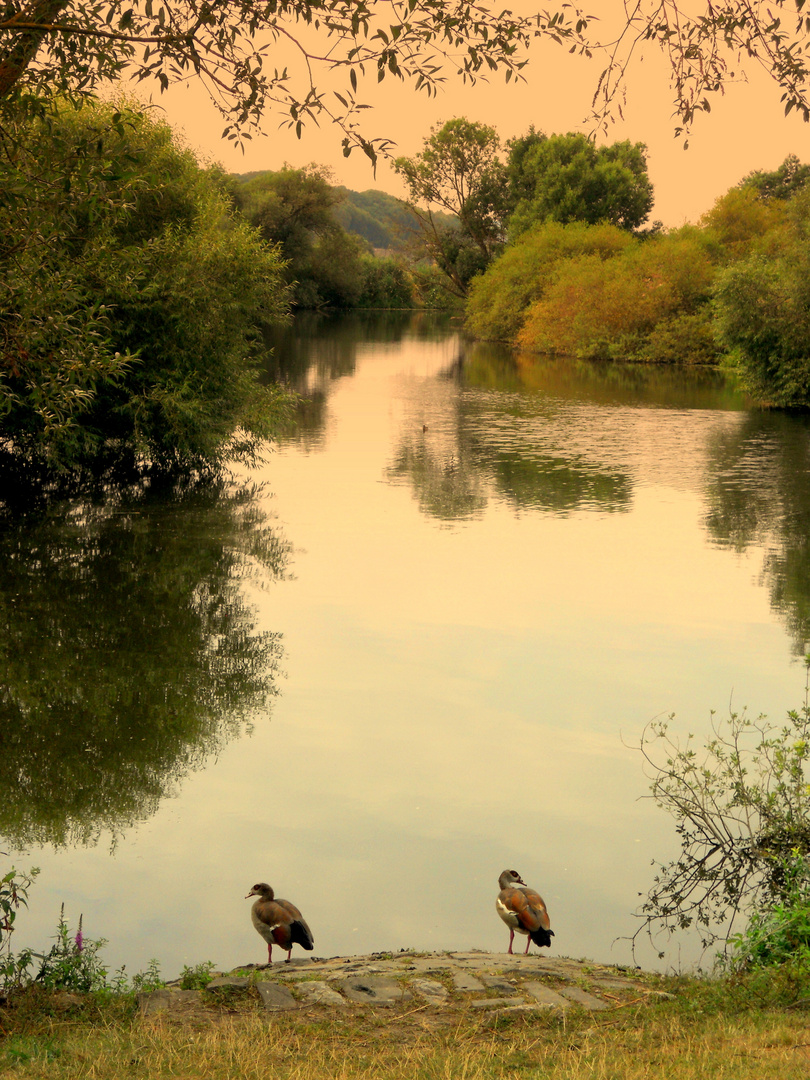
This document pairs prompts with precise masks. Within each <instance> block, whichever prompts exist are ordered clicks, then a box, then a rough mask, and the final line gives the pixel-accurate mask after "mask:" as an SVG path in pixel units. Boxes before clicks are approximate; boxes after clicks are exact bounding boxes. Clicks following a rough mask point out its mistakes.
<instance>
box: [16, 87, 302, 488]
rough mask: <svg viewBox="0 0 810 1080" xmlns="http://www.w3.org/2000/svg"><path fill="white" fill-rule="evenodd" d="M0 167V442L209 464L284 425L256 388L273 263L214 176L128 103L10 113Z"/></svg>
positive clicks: (281, 406)
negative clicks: (15, 115) (236, 216)
mask: <svg viewBox="0 0 810 1080" xmlns="http://www.w3.org/2000/svg"><path fill="white" fill-rule="evenodd" d="M6 130H7V134H9V132H11V133H12V134H13V140H11V139H9V140H7V141H6V143H5V144H4V148H3V149H4V153H3V154H0V187H2V189H3V191H4V196H5V197H4V199H3V200H2V202H1V203H0V237H2V240H0V437H2V439H4V440H7V441H10V443H11V445H12V446H13V448H14V450H15V452H17V453H18V454H20V455H22V456H23V457H26V456H28V457H39V458H43V459H47V460H49V461H50V462H51V463H52V464H54V465H57V466H86V465H93V466H94V467H97V466H98V465H99V463H100V462H102V461H103V460H105V459H106V458H108V457H109V456H115V455H119V456H120V455H126V454H128V455H130V456H133V457H135V458H142V459H144V460H146V459H148V460H150V461H151V462H153V463H157V462H160V463H162V464H163V465H165V466H167V467H176V466H178V465H180V464H185V465H193V464H195V463H196V464H209V465H212V464H217V463H218V462H221V461H222V460H224V459H225V458H227V457H230V456H234V455H237V456H239V455H241V456H245V457H249V456H251V455H252V454H254V453H255V452H256V450H257V448H258V447H259V445H260V441H261V440H262V439H264V438H266V437H267V436H268V435H270V434H272V432H273V431H274V430H275V425H276V423H277V421H278V419H279V418H280V417H281V416H282V415H283V414H284V411H285V401H286V398H285V395H283V394H282V393H280V392H279V391H278V390H276V389H274V388H271V387H262V386H261V385H260V384H259V382H258V375H257V370H256V367H255V364H256V359H257V356H256V342H257V341H258V339H257V336H256V335H257V331H258V329H259V328H260V326H261V324H262V323H263V322H265V321H269V320H273V319H279V318H283V317H284V315H285V312H286V308H287V296H286V288H285V284H284V280H283V277H282V271H281V262H280V258H279V256H278V253H277V252H276V250H275V249H274V248H272V247H270V246H268V245H266V244H264V243H263V242H262V241H261V240H260V238H259V237H258V234H257V233H256V232H255V231H254V230H252V229H250V227H249V226H247V225H246V224H240V223H237V222H236V221H234V220H233V218H232V217H231V216H230V214H229V213H228V206H227V201H226V199H225V197H224V195H223V193H222V192H221V190H220V184H219V182H218V179H217V176H216V174H215V173H213V172H210V171H206V170H203V169H201V168H200V166H199V165H198V164H197V162H196V161H195V159H194V157H193V155H192V154H191V153H190V152H189V151H187V150H184V149H182V148H181V147H180V146H179V144H178V143H177V141H176V140H175V138H174V136H173V135H172V132H171V130H170V129H169V127H168V126H167V125H166V124H164V123H161V122H157V121H155V120H152V119H149V118H147V116H146V115H144V114H143V113H141V112H139V111H138V110H137V109H134V108H131V107H129V106H126V105H121V106H113V105H101V104H97V103H96V104H91V103H85V105H84V106H83V107H82V108H80V109H78V110H76V109H74V108H72V107H71V106H70V105H69V104H67V103H64V104H62V105H61V106H60V107H59V108H58V110H57V111H56V112H54V113H53V114H51V115H49V116H43V115H40V114H35V115H34V116H33V117H29V118H25V117H23V116H22V115H18V118H17V122H16V123H15V124H14V125H13V130H12V128H7V129H6Z"/></svg>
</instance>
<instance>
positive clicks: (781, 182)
mask: <svg viewBox="0 0 810 1080" xmlns="http://www.w3.org/2000/svg"><path fill="white" fill-rule="evenodd" d="M808 183H810V165H805V164H803V163H802V162H801V161H799V159H798V158H797V157H796V155H795V154H788V156H787V157H786V158H785V160H784V161H783V162H782V164H781V165H780V166H779V168H778V169H774V170H773V171H772V172H765V171H764V170H757V171H756V172H752V173H749V174H748V176H746V177H745V178H744V179H743V180H742V181H741V182H740V187H750V188H753V189H754V191H756V193H757V195H759V197H760V199H764V200H766V201H767V200H769V199H792V198H793V196H794V195H798V193H799V192H800V191H802V190H803V189H804V188H805V187H806V186H807V184H808Z"/></svg>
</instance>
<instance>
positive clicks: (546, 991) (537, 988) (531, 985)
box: [523, 982, 571, 1009]
mask: <svg viewBox="0 0 810 1080" xmlns="http://www.w3.org/2000/svg"><path fill="white" fill-rule="evenodd" d="M523 989H524V990H525V991H526V993H527V994H531V996H532V997H533V998H534V1000H535V1001H537V1002H539V1003H540V1004H541V1005H545V1006H546V1007H547V1008H552V1009H570V1008H571V1002H570V1001H567V1000H566V999H565V998H564V997H562V996H561V995H560V994H558V993H557V991H556V990H552V989H551V987H550V986H546V984H545V983H541V982H526V983H524V984H523Z"/></svg>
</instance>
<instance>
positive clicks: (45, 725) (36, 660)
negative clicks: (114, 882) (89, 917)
mask: <svg viewBox="0 0 810 1080" xmlns="http://www.w3.org/2000/svg"><path fill="white" fill-rule="evenodd" d="M258 494H259V492H258V490H257V489H256V488H252V487H248V486H237V485H234V484H231V483H228V482H226V481H224V480H219V481H199V482H196V483H192V484H188V485H185V486H172V487H170V488H169V489H168V490H167V489H166V488H163V489H158V488H156V487H155V486H154V485H152V486H150V485H148V484H142V485H138V486H135V487H131V488H129V489H128V490H127V491H126V492H125V493H119V494H118V495H117V496H110V495H108V496H106V497H104V498H99V499H97V500H95V501H79V500H70V501H63V502H61V503H57V504H55V505H52V506H50V507H49V508H48V510H47V511H44V510H40V511H37V512H35V513H30V514H28V515H27V516H24V517H23V518H22V520H17V521H16V522H14V523H10V522H8V523H6V527H4V528H3V529H2V530H0V627H2V633H1V634H0V666H1V667H2V670H3V672H4V675H3V682H2V685H0V724H1V725H2V729H3V753H2V754H1V755H0V834H2V835H3V836H4V838H5V841H6V843H7V844H10V845H12V846H14V847H17V848H22V847H27V846H30V845H33V844H44V843H53V844H57V845H62V844H76V843H84V844H87V843H91V842H93V841H94V839H95V838H97V836H98V834H99V833H100V831H101V830H103V829H107V830H112V832H113V834H114V835H116V834H117V835H120V834H121V832H122V831H123V830H124V829H126V828H127V827H128V826H130V825H132V824H133V823H134V822H135V821H137V820H142V819H144V818H145V817H147V816H149V815H151V814H152V813H154V811H155V810H156V808H157V806H158V804H159V802H160V800H161V799H163V798H164V797H165V796H166V795H167V794H169V793H170V792H172V790H173V788H174V787H175V786H176V784H177V782H178V780H179V779H181V778H182V777H183V776H184V775H185V774H187V773H188V772H189V771H190V770H193V769H197V768H199V767H200V766H201V765H202V763H203V762H204V761H205V759H206V758H207V757H208V756H209V755H211V754H212V753H215V752H216V751H217V750H218V749H219V748H220V747H221V746H222V745H223V744H224V743H225V742H226V741H228V740H229V739H231V738H233V737H234V736H235V735H237V734H238V733H240V732H241V731H242V730H244V729H245V727H246V725H248V724H249V722H250V719H251V717H253V716H254V715H255V714H256V713H257V712H261V711H262V710H265V709H266V708H267V707H268V703H269V699H270V698H271V697H272V695H273V694H275V692H276V687H275V675H276V671H277V666H278V662H279V657H280V653H281V641H280V636H279V635H277V634H273V633H267V632H260V631H259V630H258V629H257V627H256V623H255V618H254V613H253V611H252V609H251V607H250V606H249V605H248V603H247V602H246V600H245V597H244V595H243V589H242V585H243V582H244V580H245V579H246V578H247V577H249V576H251V575H252V574H254V572H255V573H257V574H258V573H261V576H262V578H263V579H264V580H272V579H274V578H278V577H279V576H281V575H282V574H283V573H284V568H285V564H286V562H287V558H288V553H289V548H288V545H287V543H286V542H285V541H284V540H283V539H281V537H280V536H279V535H278V534H277V532H276V531H275V530H274V529H273V528H272V527H271V526H270V525H269V524H268V521H267V518H266V514H265V513H264V512H263V511H262V510H261V509H260V505H259V500H258Z"/></svg>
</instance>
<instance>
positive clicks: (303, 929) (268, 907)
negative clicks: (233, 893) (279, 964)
mask: <svg viewBox="0 0 810 1080" xmlns="http://www.w3.org/2000/svg"><path fill="white" fill-rule="evenodd" d="M251 896H258V898H259V899H258V900H257V901H256V902H255V904H254V905H253V907H252V908H251V911H250V917H251V919H252V920H253V925H254V926H255V927H256V929H257V930H258V932H259V933H260V934H261V935H262V937H263V938H264V940H265V941H266V942H267V963H268V964H272V963H273V946H274V945H279V946H280V947H281V948H282V949H286V950H287V959H286V961H285V963H287V964H289V962H290V954H291V953H292V947H293V945H301V946H302V947H303V948H304V949H306V950H307V951H308V952H311V951H312V948H313V946H314V945H315V939H314V938H313V936H312V931H311V930H310V928H309V927H308V926H307V924H306V921H305V920H304V916H303V915H302V914H301V912H300V911H299V910H298V908H297V907H296V906H295V904H291V903H290V901H289V900H276V899H275V893H274V892H273V890H272V889H271V888H270V886H269V885H268V884H266V883H265V882H264V881H260V882H259V884H258V885H254V886H253V888H252V889H251V890H250V892H249V893H248V894H247V896H246V897H245V899H246V900H247V899H248V897H251Z"/></svg>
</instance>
